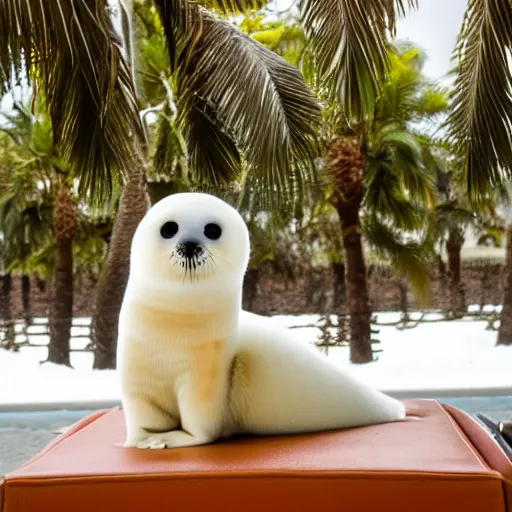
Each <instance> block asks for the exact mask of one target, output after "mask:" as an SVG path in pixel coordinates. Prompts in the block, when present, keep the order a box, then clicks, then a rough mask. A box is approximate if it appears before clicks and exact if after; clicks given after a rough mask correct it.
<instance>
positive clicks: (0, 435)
mask: <svg viewBox="0 0 512 512" xmlns="http://www.w3.org/2000/svg"><path fill="white" fill-rule="evenodd" d="M442 401H443V402H444V403H448V404H451V405H455V406H456V407H459V408H461V409H463V410H465V411H467V412H469V413H471V414H475V413H477V412H481V413H483V414H486V415H487V416H489V417H490V418H491V419H493V420H495V421H498V420H512V397H493V398H488V397H475V398H453V399H450V398H443V399H442ZM91 412H92V411H91V410H82V411H50V412H48V411H42V412H15V413H0V476H1V475H3V474H5V473H7V472H8V471H11V470H13V469H15V468H16V467H18V466H19V465H20V464H22V463H24V462H26V461H27V460H28V459H30V457H32V456H33V455H35V454H36V453H38V452H39V451H40V450H41V449H42V448H44V446H46V444H48V443H49V442H50V441H52V440H53V439H54V438H55V435H56V434H54V433H53V431H54V430H56V429H58V428H59V427H65V426H67V425H71V424H72V423H74V422H76V421H78V420H79V419H81V418H83V417H84V416H86V415H87V414H90V413H91Z"/></svg>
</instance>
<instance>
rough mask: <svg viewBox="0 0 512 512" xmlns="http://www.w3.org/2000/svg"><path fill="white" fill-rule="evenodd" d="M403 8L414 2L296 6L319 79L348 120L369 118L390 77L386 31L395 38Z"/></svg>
mask: <svg viewBox="0 0 512 512" xmlns="http://www.w3.org/2000/svg"><path fill="white" fill-rule="evenodd" d="M406 5H407V6H409V7H416V1H414V0H408V1H407V2H405V1H402V0H386V1H384V2H383V1H381V0H367V1H365V2H362V1H359V0H357V1H354V0H323V1H322V2H319V1H317V0H299V2H298V6H299V10H300V12H301V15H302V19H303V25H304V28H305V31H306V35H307V36H308V39H309V40H310V41H311V42H312V45H313V50H314V53H315V55H316V58H317V65H318V70H319V73H320V75H321V76H322V77H323V78H324V79H326V80H327V81H328V82H331V83H332V84H333V85H334V88H333V90H334V91H335V92H336V93H337V95H338V98H339V100H340V101H341V104H342V106H343V108H344V111H345V113H346V115H347V116H348V117H349V118H356V119H366V118H370V117H372V115H373V112H374V107H375V102H376V98H377V96H378V93H379V91H380V86H381V84H382V83H383V82H384V80H385V78H386V76H387V74H388V71H389V62H388V55H387V43H386V29H387V30H389V31H390V32H392V33H394V31H395V28H396V18H397V16H399V15H403V14H404V13H405V8H406Z"/></svg>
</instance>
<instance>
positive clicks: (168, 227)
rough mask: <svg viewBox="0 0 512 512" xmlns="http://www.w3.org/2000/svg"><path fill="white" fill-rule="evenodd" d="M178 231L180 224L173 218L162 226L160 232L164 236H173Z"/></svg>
mask: <svg viewBox="0 0 512 512" xmlns="http://www.w3.org/2000/svg"><path fill="white" fill-rule="evenodd" d="M177 232H178V224H177V223H176V222H174V221H173V220H171V221H169V222H166V223H165V224H164V225H163V226H162V227H161V228H160V234H161V235H162V238H172V237H173V236H174V235H175V234H176V233H177Z"/></svg>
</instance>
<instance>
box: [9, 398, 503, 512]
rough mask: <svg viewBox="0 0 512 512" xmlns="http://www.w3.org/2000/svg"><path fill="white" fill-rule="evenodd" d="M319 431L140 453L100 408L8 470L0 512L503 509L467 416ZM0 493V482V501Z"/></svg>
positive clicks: (439, 413) (423, 405) (116, 416)
mask: <svg viewBox="0 0 512 512" xmlns="http://www.w3.org/2000/svg"><path fill="white" fill-rule="evenodd" d="M407 405H408V410H409V414H411V415H415V416H418V417H420V419H419V420H408V421H406V422H401V423H393V424H385V425H377V426H372V427H363V428H355V429H349V430H344V431H336V432H325V433H319V434H309V435H296V436H283V437H267V438H244V439H235V440H228V441H223V442H219V443H216V444H213V445H209V446H200V447H192V448H180V449H170V450H137V449H127V448H122V447H120V446H116V445H115V443H120V442H122V441H123V440H124V428H125V427H124V418H123V413H122V411H121V410H120V409H119V408H115V409H112V410H108V411H102V412H99V413H96V414H94V415H92V416H90V417H88V418H86V419H84V420H82V421H81V422H79V423H78V424H76V425H75V426H74V427H73V428H72V429H71V430H70V431H68V432H67V433H66V434H64V435H63V436H61V437H59V438H58V439H56V440H55V442H54V443H53V444H51V445H50V446H49V447H47V448H46V449H45V450H44V451H43V452H42V453H41V454H39V455H38V456H36V457H34V458H33V459H32V460H31V461H29V462H28V463H27V464H25V465H24V466H23V467H21V468H20V469H18V470H17V471H14V472H13V473H10V474H8V475H6V477H5V482H4V483H3V487H4V489H3V508H2V507H1V506H0V510H3V512H61V511H62V512H64V511H65V512H68V511H69V512H107V511H108V512H113V511H123V512H124V511H134V512H135V511H136V512H146V511H147V512H154V511H155V512H156V511H179V512H182V511H205V510H214V511H217V510H219V511H223V512H235V511H236V512H244V511H248V512H251V511H343V512H352V511H354V512H356V511H357V512H358V511H362V512H365V511H369V512H370V511H371V512H374V511H375V512H377V511H378V512H386V511H393V512H397V511H404V512H443V511H450V512H455V511H464V512H473V511H474V512H476V511H479V512H498V511H499V512H504V511H507V502H508V504H509V506H510V504H512V464H511V463H510V461H509V460H508V459H507V458H506V455H505V454H504V453H503V451H502V450H501V448H500V447H499V446H498V445H497V444H496V443H495V441H494V440H493V439H492V438H491V437H490V436H489V435H488V434H487V433H486V432H485V431H484V430H483V429H481V428H480V426H479V425H478V424H477V423H476V422H474V421H473V420H472V419H471V418H470V417H469V416H467V415H466V414H465V413H463V412H461V411H459V410H457V409H454V408H451V407H446V406H445V407H443V406H442V405H440V404H439V403H438V402H435V401H433V400H418V401H410V402H408V403H407ZM1 495H2V490H1V487H0V502H1V500H2V498H1Z"/></svg>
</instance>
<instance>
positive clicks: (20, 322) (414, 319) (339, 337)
mask: <svg viewBox="0 0 512 512" xmlns="http://www.w3.org/2000/svg"><path fill="white" fill-rule="evenodd" d="M500 310H501V307H499V306H485V307H483V308H481V307H479V306H473V307H470V308H468V310H467V311H466V312H465V313H461V314H454V313H452V312H449V311H440V310H425V311H418V312H408V313H403V312H402V313H401V312H399V311H398V312H387V313H373V314H372V317H371V323H372V342H373V344H374V345H376V344H379V340H378V334H379V327H395V328H396V329H399V330H404V329H414V328H416V327H417V326H418V325H421V324H425V323H435V322H450V321H455V320H467V321H469V320H473V321H485V322H487V325H486V327H485V329H486V330H497V329H498V324H499V315H500ZM390 314H393V315H396V316H397V319H396V320H392V321H389V320H387V321H386V320H380V319H379V317H380V318H382V317H383V316H388V317H389V315H390ZM349 319H350V317H349V315H320V316H319V319H318V321H317V322H315V323H312V324H300V325H291V326H289V328H290V329H304V328H316V329H319V330H320V336H319V338H318V339H317V341H316V342H315V344H316V346H318V347H319V348H323V349H324V350H325V351H326V352H327V351H328V350H329V348H330V347H338V346H344V345H346V344H348V343H349V341H350V328H349ZM49 338H50V327H49V321H48V318H33V319H30V320H28V321H27V320H24V319H16V320H10V321H6V320H2V319H0V348H7V349H10V350H18V349H19V348H21V347H42V346H47V345H48V343H49ZM70 347H71V348H70V350H71V352H92V350H93V347H92V341H91V319H90V318H86V317H78V318H73V323H72V328H71V342H70ZM378 352H381V350H379V349H376V348H374V353H378Z"/></svg>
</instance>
